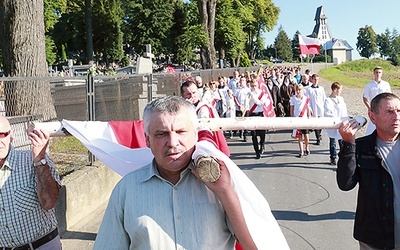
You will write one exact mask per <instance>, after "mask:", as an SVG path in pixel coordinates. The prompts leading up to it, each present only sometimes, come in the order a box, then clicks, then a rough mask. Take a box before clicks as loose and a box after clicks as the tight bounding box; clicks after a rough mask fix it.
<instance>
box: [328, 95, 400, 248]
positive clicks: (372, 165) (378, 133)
mask: <svg viewBox="0 0 400 250" xmlns="http://www.w3.org/2000/svg"><path fill="white" fill-rule="evenodd" d="M368 115H369V118H370V120H371V122H372V123H373V124H375V126H376V129H375V131H374V132H373V133H372V134H370V135H368V136H364V137H361V138H357V139H355V133H356V132H357V130H359V129H360V126H359V125H358V123H357V121H355V120H353V121H350V122H349V121H345V122H343V123H342V124H341V125H340V127H339V132H340V134H341V136H342V139H343V145H342V147H341V150H340V153H339V162H338V168H337V171H336V173H337V183H338V185H339V188H340V189H341V190H344V191H348V190H351V189H353V188H354V187H355V186H356V185H357V183H358V184H359V188H358V199H357V210H356V217H355V222H354V238H355V239H357V240H358V241H359V242H360V249H361V250H375V249H400V191H399V190H400V171H399V169H400V168H399V166H400V154H399V151H400V141H399V133H400V99H399V98H398V97H397V96H396V95H394V94H392V93H382V94H378V95H377V96H375V97H374V98H373V99H372V101H371V107H370V109H369V112H368Z"/></svg>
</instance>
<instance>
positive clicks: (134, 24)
mask: <svg viewBox="0 0 400 250" xmlns="http://www.w3.org/2000/svg"><path fill="white" fill-rule="evenodd" d="M123 3H124V12H125V16H124V26H123V32H124V35H125V37H124V41H125V43H128V44H130V45H131V46H133V47H134V49H135V51H136V52H137V53H139V54H142V53H143V52H144V51H145V47H146V46H145V45H146V44H151V47H152V52H153V53H154V54H161V53H163V54H166V55H169V54H170V53H171V50H172V44H171V40H170V37H171V27H172V25H173V18H171V17H173V15H174V13H175V1H174V0H134V1H130V0H124V1H123Z"/></svg>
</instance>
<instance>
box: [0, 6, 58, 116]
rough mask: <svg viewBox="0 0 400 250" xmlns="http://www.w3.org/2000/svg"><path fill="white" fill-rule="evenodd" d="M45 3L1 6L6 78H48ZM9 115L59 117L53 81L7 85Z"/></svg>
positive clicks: (1, 34) (20, 82)
mask: <svg viewBox="0 0 400 250" xmlns="http://www.w3.org/2000/svg"><path fill="white" fill-rule="evenodd" d="M43 6H44V4H43V0H30V1H11V0H4V1H3V2H2V4H1V6H0V8H1V10H0V15H1V17H2V18H3V20H2V23H3V25H2V29H1V31H0V37H2V38H3V40H2V52H3V65H4V74H5V75H7V76H18V77H45V76H47V75H48V72H47V63H46V51H45V27H44V14H43V8H44V7H43ZM5 90H6V91H5V92H6V93H5V94H6V115H7V116H19V115H36V114H42V115H43V117H44V120H50V119H53V118H55V117H56V111H55V108H54V105H53V101H52V97H51V92H50V84H49V81H44V80H22V81H15V82H8V83H6V85H5Z"/></svg>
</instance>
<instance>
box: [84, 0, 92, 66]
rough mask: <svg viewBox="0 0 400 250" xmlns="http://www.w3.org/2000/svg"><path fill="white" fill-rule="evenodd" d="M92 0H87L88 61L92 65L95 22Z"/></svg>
mask: <svg viewBox="0 0 400 250" xmlns="http://www.w3.org/2000/svg"><path fill="white" fill-rule="evenodd" d="M92 17H93V15H92V1H91V0H85V28H86V62H87V63H88V64H90V65H92V64H93V63H94V61H93V50H94V49H93V22H92V19H93V18H92Z"/></svg>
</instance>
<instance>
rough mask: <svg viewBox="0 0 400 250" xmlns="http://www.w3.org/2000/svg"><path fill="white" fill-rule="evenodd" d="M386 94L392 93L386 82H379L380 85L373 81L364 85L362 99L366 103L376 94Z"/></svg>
mask: <svg viewBox="0 0 400 250" xmlns="http://www.w3.org/2000/svg"><path fill="white" fill-rule="evenodd" d="M386 92H388V93H391V92H392V90H391V88H390V84H389V83H388V82H386V81H383V80H381V81H380V83H377V82H376V81H375V80H373V81H370V82H369V83H367V85H365V87H364V94H363V97H365V98H367V99H368V101H371V100H372V99H374V97H375V96H377V95H378V94H381V93H386Z"/></svg>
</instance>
